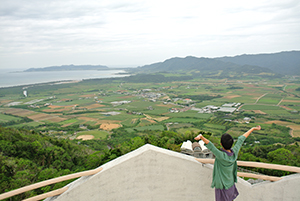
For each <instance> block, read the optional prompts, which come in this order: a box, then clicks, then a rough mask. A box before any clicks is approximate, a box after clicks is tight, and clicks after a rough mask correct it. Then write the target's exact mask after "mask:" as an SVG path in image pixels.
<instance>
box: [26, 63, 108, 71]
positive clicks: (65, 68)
mask: <svg viewBox="0 0 300 201" xmlns="http://www.w3.org/2000/svg"><path fill="white" fill-rule="evenodd" d="M108 69H109V68H108V67H107V66H102V65H73V64H72V65H62V66H49V67H44V68H29V69H27V70H25V71H24V72H33V71H70V70H108Z"/></svg>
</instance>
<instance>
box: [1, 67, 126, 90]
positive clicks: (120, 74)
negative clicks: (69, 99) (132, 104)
mask: <svg viewBox="0 0 300 201" xmlns="http://www.w3.org/2000/svg"><path fill="white" fill-rule="evenodd" d="M84 71H90V70H84ZM97 71H98V70H97ZM118 71H120V70H118ZM121 71H123V72H114V73H112V74H109V75H106V76H104V77H101V76H99V77H84V76H83V77H84V78H76V77H77V76H75V77H74V79H72V78H71V79H63V78H62V79H59V78H58V80H55V77H54V78H53V79H54V80H53V81H51V80H49V81H32V83H24V84H22V83H20V84H18V83H16V84H11V85H9V86H5V83H3V84H4V86H0V90H1V89H8V88H16V87H18V88H20V87H22V89H26V88H29V87H34V86H41V85H56V84H72V83H78V82H82V81H84V80H91V79H110V78H119V77H125V76H130V75H131V74H130V73H128V72H126V71H124V69H123V70H121ZM52 72H61V71H52ZM65 72H71V71H65ZM73 72H74V71H73ZM7 73H11V72H7ZM14 73H16V71H15V72H14ZM18 73H32V72H18ZM39 73H41V72H39ZM0 85H1V83H0Z"/></svg>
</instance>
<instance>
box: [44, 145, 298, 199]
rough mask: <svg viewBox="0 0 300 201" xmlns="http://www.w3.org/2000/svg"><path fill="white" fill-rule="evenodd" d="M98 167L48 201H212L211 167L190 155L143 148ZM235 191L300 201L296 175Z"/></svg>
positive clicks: (244, 185)
mask: <svg viewBox="0 0 300 201" xmlns="http://www.w3.org/2000/svg"><path fill="white" fill-rule="evenodd" d="M101 167H102V168H103V170H102V171H101V172H99V173H97V174H95V175H92V176H86V177H81V178H80V179H77V180H76V181H74V182H72V183H70V184H69V185H67V186H68V187H69V189H68V190H67V191H66V192H64V193H63V194H61V195H59V196H56V197H50V198H47V199H46V201H76V200H78V201H79V200H80V201H83V200H89V201H93V200H95V201H96V200H97V201H99V200H109V201H112V200H122V201H124V200H130V201H132V200H143V201H145V200H146V201H147V200H163V201H168V200H170V201H171V200H172V201H174V200H180V201H182V200H185V201H189V200H195V201H196V200H197V201H201V200H204V201H213V200H214V189H213V188H211V187H210V184H211V180H212V169H213V165H211V164H201V163H199V162H198V161H196V160H195V158H194V157H192V156H188V155H184V154H181V153H177V152H174V151H170V150H166V149H163V148H159V147H155V146H153V145H149V144H147V145H144V146H143V147H141V148H139V149H137V150H134V151H132V152H130V153H128V154H126V155H123V156H121V157H119V158H117V159H115V160H113V161H110V162H108V163H106V164H104V165H102V166H101ZM236 186H237V189H238V191H239V193H240V195H239V196H238V197H237V199H236V200H237V201H239V200H240V201H253V200H266V201H271V200H272V201H274V200H278V201H279V200H280V201H282V200H285V201H286V200H287V201H289V200H291V201H294V200H295V201H296V200H297V201H298V200H300V193H299V192H298V189H299V188H300V174H294V175H290V176H286V177H283V179H281V180H280V181H276V182H270V181H264V182H261V183H258V184H253V185H251V184H250V183H248V182H247V181H245V180H244V179H242V178H239V177H238V183H237V184H236Z"/></svg>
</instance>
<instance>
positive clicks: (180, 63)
mask: <svg viewBox="0 0 300 201" xmlns="http://www.w3.org/2000/svg"><path fill="white" fill-rule="evenodd" d="M132 70H133V71H135V72H138V73H153V72H162V71H166V72H176V71H191V70H195V71H200V72H201V74H207V73H209V74H211V73H212V72H216V71H222V73H223V74H224V75H228V74H230V73H233V74H241V73H243V72H245V73H251V74H260V73H269V74H270V73H274V75H275V74H278V73H279V74H282V75H300V51H290V52H280V53H273V54H257V55H241V56H235V57H220V58H204V57H201V58H198V57H193V56H188V57H185V58H179V57H175V58H171V59H167V60H165V61H164V62H158V63H154V64H150V65H145V66H141V67H138V68H136V69H132Z"/></svg>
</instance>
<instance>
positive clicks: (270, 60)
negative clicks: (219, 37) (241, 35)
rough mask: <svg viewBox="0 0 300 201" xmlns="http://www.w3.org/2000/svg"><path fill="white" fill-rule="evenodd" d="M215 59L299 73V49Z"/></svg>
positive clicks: (280, 71) (277, 71)
mask: <svg viewBox="0 0 300 201" xmlns="http://www.w3.org/2000/svg"><path fill="white" fill-rule="evenodd" d="M216 59H217V60H219V61H223V62H232V63H236V64H239V65H254V66H260V67H265V68H269V69H270V70H272V71H274V72H276V73H280V74H283V75H300V51H289V52H279V53H273V54H255V55H247V54H244V55H240V56H235V57H221V58H216Z"/></svg>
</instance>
